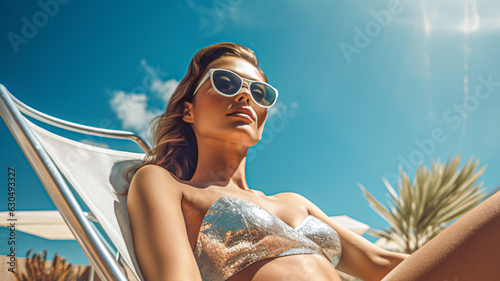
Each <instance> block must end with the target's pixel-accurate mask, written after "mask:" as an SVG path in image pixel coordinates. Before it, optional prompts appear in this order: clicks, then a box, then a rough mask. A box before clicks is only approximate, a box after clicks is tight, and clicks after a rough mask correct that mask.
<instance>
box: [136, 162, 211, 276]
mask: <svg viewBox="0 0 500 281" xmlns="http://www.w3.org/2000/svg"><path fill="white" fill-rule="evenodd" d="M181 201H182V192H181V191H180V189H179V188H178V187H177V185H176V184H175V180H174V179H173V178H172V175H171V174H170V173H169V172H168V171H166V170H165V169H163V168H161V167H158V166H155V165H146V166H144V167H142V168H140V169H139V170H138V171H137V173H136V174H135V175H134V177H133V178H132V182H131V183H130V188H129V194H128V198H127V207H128V212H129V218H130V227H131V229H132V238H133V244H134V251H135V255H136V258H137V263H138V265H139V268H140V270H141V273H142V275H143V277H144V280H145V281H146V280H147V281H154V280H162V281H169V280H172V281H173V280H186V281H201V279H202V278H201V275H200V271H199V269H198V265H197V263H196V260H195V257H194V254H193V252H192V250H191V246H190V244H189V240H188V235H187V231H186V225H185V222H184V216H183V213H182V208H181Z"/></svg>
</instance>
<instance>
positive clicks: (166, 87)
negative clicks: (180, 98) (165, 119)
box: [151, 79, 179, 102]
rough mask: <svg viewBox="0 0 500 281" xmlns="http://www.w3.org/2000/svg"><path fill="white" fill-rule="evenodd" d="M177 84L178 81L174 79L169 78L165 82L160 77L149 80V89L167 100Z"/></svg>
mask: <svg viewBox="0 0 500 281" xmlns="http://www.w3.org/2000/svg"><path fill="white" fill-rule="evenodd" d="M177 85H179V82H178V81H177V80H175V79H170V80H167V81H165V82H163V81H162V80H161V79H153V81H152V82H151V91H153V92H156V93H157V95H158V97H160V98H161V99H163V100H164V101H165V102H168V101H169V100H170V97H171V96H172V94H173V93H174V91H175V89H176V88H177Z"/></svg>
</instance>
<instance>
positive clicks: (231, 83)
mask: <svg viewBox="0 0 500 281" xmlns="http://www.w3.org/2000/svg"><path fill="white" fill-rule="evenodd" d="M208 77H210V82H211V83H212V87H213V88H214V90H215V91H216V92H217V93H219V94H221V95H223V96H225V97H232V96H235V95H236V94H237V93H238V92H239V91H240V90H241V87H243V81H246V82H247V83H248V89H249V90H250V93H251V96H252V99H253V101H254V102H255V103H256V104H258V105H260V106H262V107H264V108H269V107H271V106H273V105H274V104H275V103H276V100H277V99H278V90H276V89H275V88H274V87H273V86H271V85H269V84H267V83H264V82H260V81H252V80H249V79H246V78H242V77H240V76H239V75H238V74H236V73H234V72H232V71H230V70H227V69H219V68H212V69H210V70H209V71H208V72H207V74H206V75H205V77H203V79H201V81H200V83H199V84H198V87H196V90H194V93H193V97H194V95H195V94H196V93H197V92H198V90H199V89H200V87H201V85H203V83H205V81H207V79H208Z"/></svg>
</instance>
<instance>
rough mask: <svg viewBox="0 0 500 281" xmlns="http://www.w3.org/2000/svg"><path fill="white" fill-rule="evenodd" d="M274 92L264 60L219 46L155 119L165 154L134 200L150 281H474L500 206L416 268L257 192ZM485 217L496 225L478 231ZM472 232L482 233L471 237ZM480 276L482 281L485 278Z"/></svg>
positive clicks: (157, 153)
mask: <svg viewBox="0 0 500 281" xmlns="http://www.w3.org/2000/svg"><path fill="white" fill-rule="evenodd" d="M267 82H268V79H267V77H266V75H265V74H264V72H263V71H262V70H261V69H260V68H259V64H258V60H257V58H256V57H255V55H254V53H253V51H251V50H250V49H248V48H246V47H244V46H242V45H239V44H233V43H219V44H215V45H212V46H209V47H206V48H204V49H202V50H200V51H199V52H198V53H197V54H196V55H195V56H194V58H193V59H192V61H191V63H190V65H189V68H188V71H187V75H186V77H184V78H183V79H182V80H181V82H180V83H179V85H178V87H177V89H176V90H175V92H174V94H173V95H172V97H171V99H170V101H169V102H168V105H167V107H166V109H165V112H164V113H163V114H162V115H160V116H158V117H157V118H156V119H155V122H154V126H153V146H154V149H153V150H151V151H150V152H149V153H148V154H147V156H146V158H145V160H144V161H143V163H142V164H140V165H138V166H136V167H134V168H132V169H131V170H130V171H129V172H130V173H129V175H133V178H132V180H131V182H130V186H129V194H128V195H129V196H128V200H127V204H128V211H129V217H130V223H131V228H132V236H133V243H134V250H135V255H136V258H137V261H138V264H139V267H140V269H141V273H142V275H143V276H144V278H145V280H147V281H151V280H254V281H259V280H316V281H317V280H340V277H339V275H338V274H337V272H336V269H339V270H341V271H343V272H345V273H348V274H351V275H353V276H356V277H359V278H361V279H363V280H381V279H382V278H384V276H386V279H385V280H444V278H441V277H445V278H449V279H448V280H454V279H453V276H454V275H453V274H457V276H462V275H463V276H467V274H469V273H470V272H469V271H470V268H471V267H470V265H469V267H468V268H469V269H466V268H467V266H466V263H467V261H470V260H471V257H472V256H473V255H472V254H473V253H477V250H474V249H473V248H470V247H469V246H470V245H469V244H471V245H472V244H473V243H472V242H471V241H473V240H474V241H475V239H484V241H488V242H489V243H492V244H494V242H495V241H494V240H492V239H493V237H494V236H492V234H491V233H489V232H491V231H493V230H495V231H498V228H499V222H498V221H499V216H500V215H499V213H500V211H499V208H498V205H500V204H499V202H500V198H499V196H494V197H492V198H490V199H489V200H488V201H486V202H484V203H483V204H481V205H480V206H478V207H477V208H476V209H474V210H473V211H471V212H470V213H469V214H467V215H466V216H464V217H463V218H462V219H460V220H459V221H457V222H456V223H455V224H453V225H452V226H450V227H449V228H448V229H446V230H445V231H444V232H443V233H442V234H440V235H439V236H437V237H436V238H434V239H433V240H432V241H430V242H429V243H428V245H430V244H433V242H434V241H436V242H435V243H434V245H433V246H432V247H428V246H427V245H425V246H424V247H422V249H421V250H419V251H417V252H415V253H414V254H413V255H412V256H411V257H409V258H407V257H408V255H405V254H400V253H393V252H389V251H386V250H383V249H381V248H379V247H377V246H375V245H374V244H372V243H370V242H369V241H368V240H366V239H364V238H362V237H361V236H359V235H356V234H354V233H353V232H351V231H349V230H347V229H345V228H343V227H342V226H340V225H338V224H336V223H335V222H334V221H332V220H330V219H329V217H328V216H327V215H326V214H325V213H324V212H322V211H321V210H320V209H319V208H318V207H317V206H316V205H314V204H313V203H312V202H311V201H309V200H308V199H306V198H304V197H303V196H301V195H299V194H296V193H280V194H275V195H271V196H270V195H266V194H264V193H263V192H261V191H258V190H255V189H252V188H250V187H249V186H248V184H247V182H246V177H245V162H246V156H247V151H248V148H249V147H251V146H253V145H255V144H257V142H258V141H259V140H260V139H261V138H262V132H263V129H264V124H265V122H266V119H267V115H268V110H269V108H271V107H272V106H273V105H274V104H275V103H276V100H277V97H278V91H277V90H276V89H275V88H274V87H272V86H271V85H269V84H268V83H267ZM499 195H500V194H499ZM495 203H496V204H495ZM486 208H489V211H490V214H495V215H490V216H489V217H487V218H486V219H482V220H481V219H479V218H480V217H481V213H482V212H484V210H483V209H486ZM471 221H474V222H475V224H474V225H476V226H477V228H478V229H480V228H481V226H483V228H481V229H480V230H477V231H470V229H469V228H468V225H466V224H470V223H471ZM485 227H486V228H487V230H488V231H489V232H488V231H485V230H484V229H486V228H485ZM466 229H467V231H465V230H466ZM472 236H475V237H474V239H472V238H470V237H472ZM465 238H468V239H465ZM464 239H465V240H464ZM464 241H465V242H464ZM484 243H486V242H484ZM457 246H460V247H457ZM457 248H459V249H461V250H457ZM491 248H492V250H491V251H490V252H483V254H485V257H483V258H482V259H481V261H483V260H484V261H487V260H489V259H494V258H497V257H498V254H496V253H498V252H500V251H499V246H498V243H497V244H495V246H491ZM493 249H496V252H494V251H493ZM456 251H458V252H460V255H461V258H460V259H459V260H454V259H453V258H452V255H453V253H455V252H456ZM458 252H457V253H458ZM470 255H472V256H470ZM474 258H478V257H476V256H474ZM405 259H406V260H405ZM403 260H405V262H402V261H403ZM429 260H432V263H429V262H428V261H429ZM398 264H400V266H398V267H397V269H396V270H394V271H393V269H394V268H396V266H397V265H398ZM436 264H437V265H440V266H439V267H436ZM455 264H457V265H462V264H463V265H464V267H463V268H457V269H456V270H453V267H454V266H455ZM472 271H473V273H474V276H475V277H477V276H478V275H477V274H483V272H484V268H481V270H472ZM496 273H498V271H495V272H493V273H492V272H488V273H487V274H496ZM450 274H451V275H450ZM460 274H462V275H460ZM487 274H486V275H482V277H484V278H490V277H491V276H490V275H487ZM422 278H424V279H422ZM437 278H441V279H437ZM484 278H483V279H478V280H489V279H484ZM457 280H467V279H464V278H462V277H459V279H457Z"/></svg>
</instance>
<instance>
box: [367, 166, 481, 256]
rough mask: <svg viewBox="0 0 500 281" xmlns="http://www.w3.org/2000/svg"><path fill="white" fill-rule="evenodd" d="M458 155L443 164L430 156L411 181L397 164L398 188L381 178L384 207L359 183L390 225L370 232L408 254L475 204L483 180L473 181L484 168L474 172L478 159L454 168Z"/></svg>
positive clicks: (370, 201)
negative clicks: (385, 192) (385, 196)
mask: <svg viewBox="0 0 500 281" xmlns="http://www.w3.org/2000/svg"><path fill="white" fill-rule="evenodd" d="M459 162H460V156H456V157H455V158H454V159H452V160H451V161H447V163H446V164H445V165H443V164H441V163H440V161H439V158H438V161H437V162H436V163H434V161H433V159H431V169H432V170H429V169H428V168H427V167H425V166H422V164H420V165H419V166H418V168H417V170H416V172H415V178H414V180H413V183H410V179H409V177H408V176H407V175H406V173H405V172H404V171H403V170H402V169H401V167H399V169H400V174H401V178H400V179H399V180H398V192H399V195H398V194H397V193H396V191H395V190H394V188H393V187H392V186H391V185H390V184H389V182H388V181H387V180H386V179H385V178H382V180H383V182H384V184H385V186H386V188H387V189H388V190H389V195H388V197H389V207H386V206H385V205H383V204H382V203H380V202H379V201H377V199H375V197H373V195H372V194H371V193H370V192H368V190H366V188H365V187H364V186H363V185H361V184H360V183H358V185H359V187H360V188H361V190H362V191H363V196H364V197H365V199H366V200H367V201H368V202H369V203H370V207H371V208H372V209H374V210H375V211H376V212H377V213H378V214H379V215H380V216H381V217H382V218H383V219H384V220H386V221H387V222H388V223H389V225H390V228H389V229H388V230H371V231H370V232H369V234H371V235H373V236H375V237H380V238H385V239H386V240H387V241H388V242H393V243H396V245H397V246H398V248H399V249H400V250H401V251H402V252H405V253H408V254H411V253H413V252H415V251H416V250H417V249H418V248H420V247H421V246H423V245H424V244H425V243H426V242H427V241H429V240H431V239H432V238H434V237H435V236H436V235H437V234H439V233H440V232H441V231H443V230H444V229H445V228H446V226H447V225H448V224H449V223H450V222H452V221H453V220H455V219H458V218H459V217H461V216H462V215H464V214H465V213H467V212H468V211H469V210H471V209H472V208H474V206H476V205H477V204H478V203H479V202H480V201H481V199H482V198H483V197H484V195H483V191H484V190H483V189H481V190H479V188H481V186H482V184H483V183H479V184H474V182H475V181H476V180H477V179H478V178H479V176H481V174H482V173H483V172H484V170H485V169H486V166H483V167H482V168H480V169H479V170H478V171H476V172H474V170H475V169H476V166H477V164H478V161H477V160H476V161H474V162H471V159H469V160H467V162H466V163H465V164H464V166H463V167H462V168H461V169H460V170H458V171H457V167H458V164H459Z"/></svg>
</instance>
